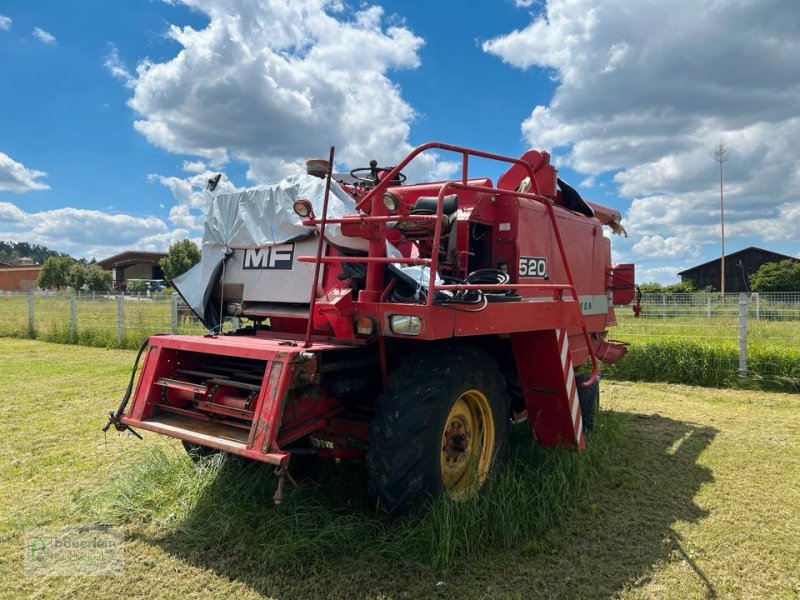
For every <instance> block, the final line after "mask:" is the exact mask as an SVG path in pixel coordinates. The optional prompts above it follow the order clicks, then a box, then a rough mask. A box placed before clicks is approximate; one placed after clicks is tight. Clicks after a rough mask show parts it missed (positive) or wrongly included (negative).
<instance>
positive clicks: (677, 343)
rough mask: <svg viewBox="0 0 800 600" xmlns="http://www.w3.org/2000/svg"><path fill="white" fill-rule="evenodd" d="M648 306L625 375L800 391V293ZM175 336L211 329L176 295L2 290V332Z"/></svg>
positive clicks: (688, 298) (623, 316)
mask: <svg viewBox="0 0 800 600" xmlns="http://www.w3.org/2000/svg"><path fill="white" fill-rule="evenodd" d="M641 306H642V311H641V314H640V316H639V317H638V318H637V317H634V315H633V312H632V310H631V309H630V308H629V307H617V309H616V314H617V321H618V325H617V326H616V327H614V328H612V330H611V332H610V334H609V337H610V338H614V339H617V340H621V341H625V342H629V343H630V351H629V353H628V356H627V357H626V358H625V359H624V360H623V361H621V362H620V363H619V367H620V370H619V372H620V373H624V375H623V376H624V377H625V378H644V379H650V380H656V381H675V382H685V383H702V384H707V385H739V384H741V382H742V381H744V380H745V379H749V380H752V379H753V378H756V379H760V380H763V381H769V382H786V381H789V382H790V383H789V384H788V385H783V388H786V387H788V388H789V389H800V293H780V294H749V295H748V294H726V295H725V296H724V297H723V296H720V295H719V294H711V293H693V294H644V295H643V296H642V299H641ZM170 332H171V333H181V334H202V333H205V332H206V329H205V327H204V326H203V324H202V323H201V322H200V321H199V320H198V319H197V318H196V317H195V316H194V314H193V313H192V311H191V310H189V308H188V306H186V304H185V303H184V302H183V301H182V300H181V299H180V297H179V296H178V295H177V294H175V293H171V292H158V293H152V294H148V293H139V294H91V293H89V294H78V295H76V294H64V293H62V294H56V293H47V292H44V293H34V294H24V293H7V294H4V295H0V336H5V337H8V336H14V337H30V338H35V339H41V340H45V341H52V342H61V343H77V344H84V345H91V346H102V347H110V348H137V347H138V346H139V345H140V344H141V343H142V342H143V341H144V340H145V339H146V338H147V337H148V336H150V335H153V334H155V333H170ZM637 361H638V362H637ZM778 387H781V386H778Z"/></svg>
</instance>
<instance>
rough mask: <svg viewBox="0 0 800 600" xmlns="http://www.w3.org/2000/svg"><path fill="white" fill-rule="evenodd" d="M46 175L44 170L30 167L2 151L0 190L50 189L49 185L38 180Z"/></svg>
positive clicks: (0, 157) (0, 159)
mask: <svg viewBox="0 0 800 600" xmlns="http://www.w3.org/2000/svg"><path fill="white" fill-rule="evenodd" d="M46 175H47V173H45V172H44V171H37V170H36V169H29V168H27V167H26V166H25V165H23V164H22V163H19V162H17V161H15V160H14V159H13V158H11V157H10V156H9V155H8V154H4V153H3V152H0V191H6V192H19V193H21V192H28V191H30V190H48V189H50V186H49V185H47V184H46V183H42V182H41V181H38V180H39V179H41V178H42V177H45V176H46Z"/></svg>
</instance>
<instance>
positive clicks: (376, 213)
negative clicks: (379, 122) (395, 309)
mask: <svg viewBox="0 0 800 600" xmlns="http://www.w3.org/2000/svg"><path fill="white" fill-rule="evenodd" d="M428 150H445V151H449V152H455V153H457V154H461V181H455V180H453V181H448V182H445V183H443V184H441V185H440V187H439V193H438V195H437V199H436V213H435V214H434V215H411V214H408V215H386V214H382V213H383V212H385V211H386V210H387V209H386V208H385V207H384V206H383V203H382V201H381V196H382V194H383V192H385V191H386V190H387V189H388V187H389V186H390V185H391V183H392V181H393V180H395V179H396V178H397V176H398V175H399V173H400V172H401V171H402V170H403V169H404V168H405V167H406V166H407V165H408V164H409V163H411V161H412V160H414V158H416V157H417V156H419V155H420V154H422V153H423V152H426V151H428ZM470 156H472V157H475V158H484V159H489V160H496V161H499V162H504V163H508V164H512V165H519V166H521V167H522V168H523V169H524V170H525V171H526V172H527V173H528V177H529V180H530V182H531V187H532V188H533V189H534V193H529V192H523V191H517V190H508V189H500V188H495V187H489V186H481V185H475V184H470V183H468V181H469V179H468V171H469V157H470ZM536 156H538V157H539V159H538V160H537V162H536V164H531V163H529V162H527V161H524V160H522V159H518V158H513V157H510V156H503V155H501V154H494V153H490V152H483V151H480V150H473V149H471V148H465V147H461V146H454V145H451V144H443V143H440V142H429V143H427V144H423V145H422V146H419V147H417V148H415V149H414V150H412V151H411V152H410V153H409V154H408V156H406V157H405V158H404V159H403V160H402V161H401V162H400V163H398V164H397V165H396V166H395V167H393V168H392V169H391V170H390V171H389V173H388V174H385V175H384V176H383V178H382V179H381V180H380V181H379V182H377V183H376V185H375V187H373V188H372V189H371V190H370V191H369V192H368V193H367V194H366V195H365V196H364V198H363V199H361V200H360V201H359V202H358V203H357V204H356V210H359V211H365V210H367V207H369V214H363V213H362V214H359V215H354V216H352V217H347V216H346V217H340V218H335V219H328V218H327V209H328V195H329V192H330V183H331V173H332V165H333V157H334V149H333V148H331V153H330V160H329V163H328V172H327V178H326V187H325V198H324V202H323V209H322V216H321V218H314V217H312V218H309V219H306V220H305V221H303V224H304V225H310V226H319V227H320V238H319V239H320V243H319V244H318V248H317V255H316V257H299V258H298V260H299V261H301V262H314V263H315V274H314V281H317V278H318V275H319V266H320V264H322V263H347V262H350V263H359V262H360V263H366V264H367V278H366V285H365V288H366V290H368V291H370V292H373V293H376V294H378V297H382V296H383V291H384V290H383V271H382V270H380V267H381V265H388V264H393V263H394V264H397V263H400V264H418V265H424V266H428V267H429V268H430V278H429V281H428V290H427V298H426V305H427V306H429V307H430V306H432V305H433V303H434V298H435V295H436V291H437V290H438V291H445V290H454V291H455V290H469V289H478V290H483V291H493V290H509V289H528V290H539V291H552V292H553V296H554V299H561V298H562V294H563V292H564V291H565V290H566V291H569V292H570V294H571V295H572V298H573V301H574V302H575V317H576V320H577V322H578V323H580V327H581V330H582V332H583V337H584V340H585V342H586V346H587V348H588V349H589V354H590V357H591V361H592V374H591V377H590V379H589V380H588V382H587V383H586V385H591V383H592V382H593V381H594V378H595V377H596V375H597V357H596V356H595V353H594V347H593V345H592V343H591V338H590V336H589V331H588V329H587V327H586V323H585V320H584V318H583V313H582V312H581V311H580V309H579V308H578V306H577V300H578V293H577V290H576V289H575V281H574V278H573V276H572V270H571V269H570V266H569V261H568V260H567V255H566V250H565V249H564V244H563V240H562V237H561V232H560V230H559V227H558V222H557V220H556V215H555V211H554V209H553V202H552V200H550V199H549V198H547V197H545V196H542V195H541V194H540V193H539V188H538V184H537V181H536V171H537V170H538V169H539V168H540V167H541V166H542V163H543V161H542V159H541V154H537V155H536ZM451 189H456V190H465V191H474V192H477V193H485V194H489V195H506V196H513V197H516V198H524V199H526V200H530V201H533V202H539V203H541V204H542V205H543V206H544V207H545V210H546V211H547V215H548V218H549V219H550V223H551V226H552V229H553V233H554V235H555V239H556V245H557V246H558V251H559V256H560V258H561V262H562V265H563V267H564V272H565V274H566V277H567V284H554V283H532V284H525V283H510V282H509V283H502V284H473V285H470V284H444V285H436V274H437V272H438V267H439V245H440V243H441V239H442V227H443V219H442V217H443V215H444V197H445V192H447V191H448V190H451ZM395 221H433V222H434V234H433V241H432V246H431V257H430V258H429V259H425V258H422V259H420V258H406V257H403V258H400V257H387V256H386V244H385V233H384V232H385V226H386V224H387V223H390V222H395ZM328 223H338V224H346V223H353V224H356V223H363V224H377V225H378V226H379V227H380V229H379V231H380V232H381V234H382V235H381V236H380V237H381V238H382V239H376V240H370V252H369V253H370V256H367V257H339V256H328V257H323V256H322V238H323V236H324V228H325V225H326V224H328ZM377 237H378V236H376V238H377ZM376 242H377V243H376ZM376 267H377V269H376ZM315 300H316V294H315V293H313V292H312V298H311V303H310V304H311V306H310V314H309V325H308V328H309V330H308V332H307V344H308V343H309V341H308V340H310V331H311V322H312V321H313V310H314V305H315Z"/></svg>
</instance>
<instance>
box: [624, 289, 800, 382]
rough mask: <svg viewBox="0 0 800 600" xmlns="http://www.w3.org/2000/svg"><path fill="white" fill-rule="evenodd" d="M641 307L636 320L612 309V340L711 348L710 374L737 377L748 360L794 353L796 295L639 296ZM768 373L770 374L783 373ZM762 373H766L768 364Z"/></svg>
mask: <svg viewBox="0 0 800 600" xmlns="http://www.w3.org/2000/svg"><path fill="white" fill-rule="evenodd" d="M641 306H642V311H641V314H640V316H639V317H638V318H637V317H635V316H634V315H633V311H632V310H631V309H630V308H627V307H620V308H617V309H616V312H617V320H618V322H619V325H618V327H616V328H614V329H613V331H612V333H611V336H612V337H614V338H616V339H619V340H622V341H627V342H631V343H632V344H637V343H639V344H641V343H647V342H655V341H663V340H671V341H682V342H685V343H687V344H690V343H691V344H694V345H700V346H704V347H709V348H710V347H714V348H717V349H719V350H721V351H720V352H717V353H715V354H714V356H713V360H714V361H715V363H716V364H714V365H713V366H712V368H715V369H719V370H720V371H723V372H729V373H736V372H738V373H739V374H742V375H744V374H746V373H747V371H748V365H749V364H750V363H751V362H752V361H754V360H762V359H763V360H773V359H770V358H764V357H769V356H775V355H779V354H784V355H792V354H794V353H796V352H798V351H799V350H800V293H771V294H763V293H762V294H758V293H752V294H738V293H734V294H725V296H722V295H720V294H714V293H691V294H643V295H642V299H641ZM725 350H729V351H727V352H726V351H725ZM774 367H775V369H774V371H775V373H776V374H778V372H779V371H780V369H781V368H783V367H782V366H780V365H774ZM762 368H764V369H766V372H767V373H769V371H770V365H769V364H767V365H765V366H763V367H762Z"/></svg>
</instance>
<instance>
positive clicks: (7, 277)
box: [0, 265, 42, 292]
mask: <svg viewBox="0 0 800 600" xmlns="http://www.w3.org/2000/svg"><path fill="white" fill-rule="evenodd" d="M41 269H42V265H16V266H11V265H3V266H0V291H5V292H28V291H30V290H32V289H35V288H36V279H37V278H38V277H39V271H41Z"/></svg>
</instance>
